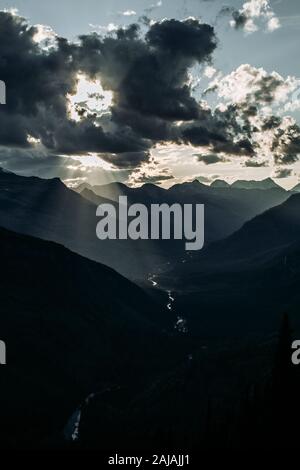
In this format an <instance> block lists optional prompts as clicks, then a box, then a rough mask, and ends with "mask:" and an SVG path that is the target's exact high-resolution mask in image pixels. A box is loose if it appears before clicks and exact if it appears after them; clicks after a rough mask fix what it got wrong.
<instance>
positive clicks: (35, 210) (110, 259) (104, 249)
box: [0, 172, 160, 278]
mask: <svg viewBox="0 0 300 470" xmlns="http://www.w3.org/2000/svg"><path fill="white" fill-rule="evenodd" d="M98 199H99V198H98ZM101 202H107V201H104V199H103V198H102V199H101V200H99V203H101ZM96 209H97V207H96V204H95V203H92V202H90V201H88V200H87V199H85V198H84V197H81V196H80V195H79V194H77V193H76V192H74V191H72V190H71V189H68V188H67V187H66V186H65V185H64V184H63V183H62V182H61V181H60V180H59V179H58V178H56V179H51V180H44V179H40V178H36V177H29V178H26V177H23V176H17V175H15V174H13V173H6V172H1V173H0V225H1V226H3V227H5V228H7V229H9V230H14V231H16V232H20V233H25V234H28V235H33V236H36V237H38V238H43V239H46V240H50V241H54V242H57V243H60V244H62V245H65V246H66V247H67V248H69V249H71V250H73V251H75V252H76V253H79V254H80V255H83V256H86V257H88V258H90V259H93V260H95V261H98V262H101V263H104V264H106V265H108V266H111V267H113V268H114V269H116V270H118V272H120V273H121V274H124V275H126V276H127V277H130V278H135V277H144V276H147V274H148V273H149V272H150V271H151V270H152V269H153V267H154V266H155V265H157V264H159V262H160V253H159V251H158V249H156V250H155V247H154V248H152V246H150V245H149V244H148V246H147V250H145V249H144V245H141V244H140V242H139V241H136V242H133V241H131V240H123V241H119V240H105V241H102V240H101V241H100V240H99V239H98V238H97V236H96V226H97V223H98V222H99V218H98V217H96ZM151 248H152V249H151ZM141 259H143V262H141Z"/></svg>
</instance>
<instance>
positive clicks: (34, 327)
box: [0, 228, 178, 447]
mask: <svg viewBox="0 0 300 470" xmlns="http://www.w3.org/2000/svg"><path fill="white" fill-rule="evenodd" d="M0 255H1V275H0V286H1V319H0V331H1V339H2V340H3V341H5V343H6V344H7V362H8V365H7V367H5V368H2V370H1V374H0V387H1V403H0V419H1V431H0V436H1V443H2V445H4V443H6V445H7V446H14V445H23V446H25V447H26V445H27V444H26V443H28V445H29V443H30V442H35V445H37V442H39V443H41V444H42V443H46V442H47V441H49V440H51V439H52V438H53V436H56V437H58V436H59V435H60V433H61V431H62V430H63V428H64V426H65V424H66V423H67V421H68V419H69V417H70V416H71V415H72V413H73V411H74V410H75V409H76V408H77V406H78V404H79V403H80V402H81V401H83V400H84V399H85V398H86V397H87V396H88V395H89V394H90V393H92V392H96V391H97V390H98V391H99V390H101V389H103V388H104V389H105V388H107V387H108V386H109V385H110V384H117V385H119V386H120V385H122V384H123V385H124V384H126V383H128V382H130V381H132V380H133V379H134V380H135V382H136V383H137V382H138V381H137V380H136V377H139V381H140V382H142V381H143V380H151V377H152V373H159V371H160V370H162V369H163V367H165V366H164V365H163V364H167V363H168V361H169V362H170V361H171V362H172V361H174V360H175V358H176V355H177V352H176V351H178V348H175V349H170V341H171V339H172V335H173V336H174V332H175V330H174V323H175V317H174V315H173V314H172V313H171V312H170V311H169V310H168V309H167V308H164V307H162V305H161V304H159V303H157V302H156V301H155V300H154V298H153V297H152V296H148V295H147V294H146V293H145V292H144V291H142V290H141V289H140V288H139V287H137V286H136V285H134V284H132V283H131V282H130V281H128V280H127V279H125V278H123V277H122V276H120V275H119V274H117V273H116V272H114V271H113V270H112V269H110V268H107V267H105V266H103V265H101V264H99V263H95V262H93V261H90V260H88V259H86V258H83V257H81V256H79V255H77V254H75V253H72V252H71V251H69V250H67V249H66V248H64V247H62V246H60V245H57V244H55V243H52V242H47V241H43V240H39V239H36V238H33V237H29V236H25V235H20V234H17V233H14V232H11V231H8V230H6V229H2V228H1V229H0ZM166 349H168V350H169V351H170V352H169V353H166ZM155 371H156V372H155ZM145 377H146V379H145ZM13 416H14V417H16V419H12V417H13ZM16 423H17V424H16ZM2 430H3V432H2ZM20 443H21V444H20Z"/></svg>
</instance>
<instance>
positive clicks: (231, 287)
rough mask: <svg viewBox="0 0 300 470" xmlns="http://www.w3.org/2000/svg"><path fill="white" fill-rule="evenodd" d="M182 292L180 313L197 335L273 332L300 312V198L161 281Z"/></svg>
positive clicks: (179, 266) (259, 218) (253, 222)
mask: <svg viewBox="0 0 300 470" xmlns="http://www.w3.org/2000/svg"><path fill="white" fill-rule="evenodd" d="M159 282H160V283H164V284H165V285H168V287H169V288H173V289H178V290H179V291H180V294H178V295H177V296H175V297H176V304H175V305H176V309H178V311H180V312H181V314H183V316H186V317H187V319H188V324H190V328H191V329H192V331H194V332H195V333H196V332H198V334H199V333H200V331H202V333H203V334H212V335H217V334H220V335H224V336H226V335H230V336H232V335H234V334H246V333H248V334H250V333H254V332H255V333H256V334H258V333H263V332H270V331H272V329H274V328H276V325H278V321H279V318H280V316H281V315H282V313H283V312H284V311H288V312H289V313H291V314H293V315H294V318H293V319H294V322H295V325H296V326H297V327H298V328H299V326H300V321H299V315H298V311H299V309H300V295H299V289H298V287H297V286H298V285H299V282H300V195H293V196H291V197H290V198H289V199H288V200H287V201H286V202H284V203H283V204H281V205H280V206H277V207H274V208H272V209H270V210H268V211H266V212H265V213H264V214H261V215H259V216H257V217H255V218H254V219H253V220H251V221H250V222H248V223H246V224H245V225H244V226H243V227H242V228H241V229H240V230H239V231H237V232H236V233H234V234H233V235H231V236H230V237H228V238H227V239H225V240H221V241H219V242H216V243H213V244H211V245H210V246H209V247H207V249H205V250H203V251H202V252H200V253H197V254H194V255H193V256H192V257H191V258H190V259H186V262H185V263H184V264H179V263H178V264H177V265H176V267H175V268H174V269H173V270H172V271H171V272H169V273H166V274H165V276H164V277H162V278H161V280H160V281H159Z"/></svg>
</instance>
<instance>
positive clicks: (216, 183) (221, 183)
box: [210, 180, 230, 188]
mask: <svg viewBox="0 0 300 470" xmlns="http://www.w3.org/2000/svg"><path fill="white" fill-rule="evenodd" d="M210 187H211V188H230V184H229V183H227V181H223V180H215V181H213V182H212V183H211V185H210Z"/></svg>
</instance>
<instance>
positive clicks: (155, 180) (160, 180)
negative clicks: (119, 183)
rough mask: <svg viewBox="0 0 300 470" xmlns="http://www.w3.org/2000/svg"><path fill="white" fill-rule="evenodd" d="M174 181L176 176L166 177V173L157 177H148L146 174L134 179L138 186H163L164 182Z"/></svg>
mask: <svg viewBox="0 0 300 470" xmlns="http://www.w3.org/2000/svg"><path fill="white" fill-rule="evenodd" d="M172 179H174V176H172V175H166V174H164V173H161V174H157V175H148V174H146V173H145V172H143V173H141V174H140V175H138V176H137V177H135V178H134V182H135V183H136V184H139V183H143V184H145V183H152V184H161V183H163V182H164V181H170V180H172Z"/></svg>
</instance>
